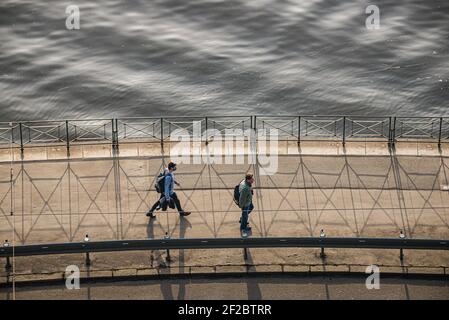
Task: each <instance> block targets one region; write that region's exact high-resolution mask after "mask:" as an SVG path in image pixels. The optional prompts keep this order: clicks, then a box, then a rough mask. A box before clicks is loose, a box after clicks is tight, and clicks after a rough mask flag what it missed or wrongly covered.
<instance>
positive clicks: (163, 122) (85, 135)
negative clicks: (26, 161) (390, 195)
mask: <svg viewBox="0 0 449 320" xmlns="http://www.w3.org/2000/svg"><path fill="white" fill-rule="evenodd" d="M198 128H199V130H200V131H199V132H195V129H197V130H198ZM176 129H182V130H184V131H185V132H188V133H189V134H192V135H194V136H195V135H197V136H199V139H201V141H204V142H207V141H208V140H209V139H210V138H211V135H213V134H214V132H215V133H220V134H224V133H225V132H226V130H231V129H240V130H242V131H246V130H254V131H257V130H263V129H276V130H277V131H278V135H279V139H280V140H281V141H282V140H289V141H290V140H294V141H297V142H298V143H300V142H301V141H302V140H309V141H313V140H332V141H339V142H342V143H343V145H344V144H345V143H346V142H347V141H360V140H371V141H379V142H387V143H388V144H389V145H390V146H394V144H395V143H396V142H398V141H434V142H436V143H438V146H441V143H443V142H449V117H368V116H315V115H311V116H308V115H306V116H270V115H255V116H211V117H161V118H156V117H146V118H145V117H141V118H120V119H89V120H54V121H23V122H0V148H2V147H3V148H7V147H10V144H12V146H13V147H14V148H20V149H21V151H22V153H23V150H24V149H25V148H27V147H33V146H42V145H48V144H52V145H62V146H65V147H66V148H67V155H68V156H69V155H70V148H71V147H72V146H75V145H79V144H98V143H102V144H110V145H111V146H112V147H113V148H118V147H119V145H120V144H126V143H148V142H158V143H161V144H162V145H163V144H164V142H167V141H170V139H171V138H172V133H173V132H174V131H175V130H176ZM212 130H213V132H212Z"/></svg>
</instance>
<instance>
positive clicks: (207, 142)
mask: <svg viewBox="0 0 449 320" xmlns="http://www.w3.org/2000/svg"><path fill="white" fill-rule="evenodd" d="M205 121H206V131H205V133H206V146H207V145H208V144H209V141H208V140H207V117H205Z"/></svg>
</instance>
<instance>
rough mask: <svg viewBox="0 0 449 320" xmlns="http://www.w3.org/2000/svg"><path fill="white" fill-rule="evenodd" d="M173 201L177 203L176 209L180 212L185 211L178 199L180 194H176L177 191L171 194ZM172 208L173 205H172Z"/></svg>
mask: <svg viewBox="0 0 449 320" xmlns="http://www.w3.org/2000/svg"><path fill="white" fill-rule="evenodd" d="M170 199H171V201H173V202H174V203H175V206H176V209H177V210H178V212H179V213H181V212H184V210H182V207H181V201H179V199H178V195H177V194H176V192H173V193H172V195H171V196H170ZM170 208H171V206H170Z"/></svg>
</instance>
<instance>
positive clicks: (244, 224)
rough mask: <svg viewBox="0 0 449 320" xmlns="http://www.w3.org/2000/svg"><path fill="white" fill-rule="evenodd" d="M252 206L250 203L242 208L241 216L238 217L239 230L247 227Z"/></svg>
mask: <svg viewBox="0 0 449 320" xmlns="http://www.w3.org/2000/svg"><path fill="white" fill-rule="evenodd" d="M253 209H254V206H253V204H252V203H251V204H250V205H249V206H247V207H244V208H242V218H241V219H240V230H246V229H247V227H248V216H249V214H250V213H251V211H253Z"/></svg>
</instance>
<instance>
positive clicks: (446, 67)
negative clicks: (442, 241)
mask: <svg viewBox="0 0 449 320" xmlns="http://www.w3.org/2000/svg"><path fill="white" fill-rule="evenodd" d="M68 5H77V6H78V7H79V10H80V29H79V30H68V29H67V28H66V18H67V14H66V7H67V6H68ZM368 5H376V6H378V8H379V10H380V28H379V29H378V30H368V29H367V27H366V25H365V20H366V18H367V17H368V14H366V12H365V9H366V7H367V6H368ZM0 40H1V44H0V92H1V99H0V121H9V120H19V119H22V120H24V119H27V120H30V119H63V118H95V117H101V118H103V117H105V118H111V117H130V116H135V117H138V116H162V115H163V116H168V115H172V116H174V115H221V114H228V115H231V114H232V115H237V114H246V115H248V114H323V115H326V114H350V115H355V114H356V115H362V114H363V115H407V116H411V115H416V116H427V115H435V116H440V115H449V108H448V106H449V1H448V0H407V1H403V0H376V1H367V0H209V1H207V0H190V1H187V0H123V1H119V0H107V1H106V0H97V1H85V0H72V1H65V0H62V1H61V0H39V1H36V0H29V1H19V0H1V2H0Z"/></svg>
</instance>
